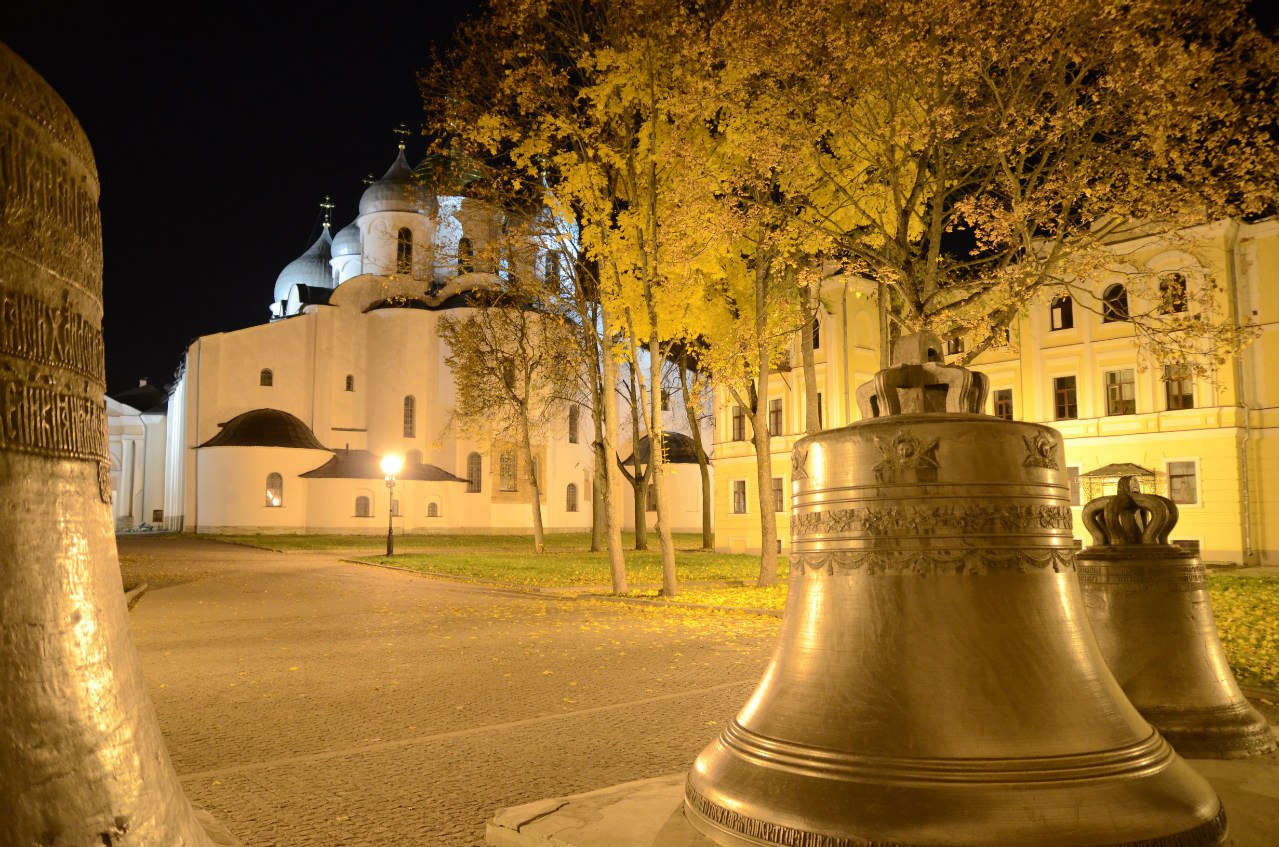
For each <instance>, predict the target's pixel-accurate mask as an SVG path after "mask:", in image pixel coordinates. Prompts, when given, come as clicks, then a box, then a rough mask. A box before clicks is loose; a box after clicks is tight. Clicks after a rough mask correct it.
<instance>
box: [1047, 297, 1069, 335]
mask: <svg viewBox="0 0 1279 847" xmlns="http://www.w3.org/2000/svg"><path fill="white" fill-rule="evenodd" d="M1048 317H1049V324H1050V326H1051V328H1052V329H1054V330H1058V329H1071V328H1072V327H1074V325H1075V301H1074V300H1072V299H1070V295H1069V294H1063V295H1062V296H1061V297H1058V298H1056V299H1055V300H1053V302H1052V305H1051V306H1049V307H1048Z"/></svg>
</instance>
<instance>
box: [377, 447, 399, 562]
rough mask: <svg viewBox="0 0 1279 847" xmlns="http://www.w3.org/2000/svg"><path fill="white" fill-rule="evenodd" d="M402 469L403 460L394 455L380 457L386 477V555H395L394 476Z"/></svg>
mask: <svg viewBox="0 0 1279 847" xmlns="http://www.w3.org/2000/svg"><path fill="white" fill-rule="evenodd" d="M403 468H404V459H403V458H402V457H400V456H397V455H395V454H394V453H388V454H387V455H385V456H383V457H382V473H383V474H385V475H386V494H387V498H386V555H388V556H394V555H395V530H394V524H393V523H392V519H393V518H394V517H395V475H396V474H398V473H399V472H400V471H401V470H402V469H403Z"/></svg>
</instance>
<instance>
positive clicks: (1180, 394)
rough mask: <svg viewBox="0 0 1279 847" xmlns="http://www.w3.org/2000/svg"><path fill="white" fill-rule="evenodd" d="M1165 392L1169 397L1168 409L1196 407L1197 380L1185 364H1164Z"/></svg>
mask: <svg viewBox="0 0 1279 847" xmlns="http://www.w3.org/2000/svg"><path fill="white" fill-rule="evenodd" d="M1164 392H1165V394H1166V395H1167V397H1168V410H1169V411H1175V410H1177V409H1193V408H1194V407H1195V380H1194V377H1193V376H1191V373H1190V368H1188V367H1186V366H1185V365H1164Z"/></svg>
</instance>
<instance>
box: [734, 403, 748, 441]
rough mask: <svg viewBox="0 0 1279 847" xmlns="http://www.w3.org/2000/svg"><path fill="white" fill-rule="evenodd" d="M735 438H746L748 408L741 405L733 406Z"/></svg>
mask: <svg viewBox="0 0 1279 847" xmlns="http://www.w3.org/2000/svg"><path fill="white" fill-rule="evenodd" d="M733 440H734V441H745V440H746V410H745V409H743V408H742V407H741V406H734V407H733Z"/></svg>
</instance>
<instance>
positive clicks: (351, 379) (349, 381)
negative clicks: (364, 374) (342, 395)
mask: <svg viewBox="0 0 1279 847" xmlns="http://www.w3.org/2000/svg"><path fill="white" fill-rule="evenodd" d="M346 390H347V391H354V390H355V376H354V375H353V374H347V375H346Z"/></svg>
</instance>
